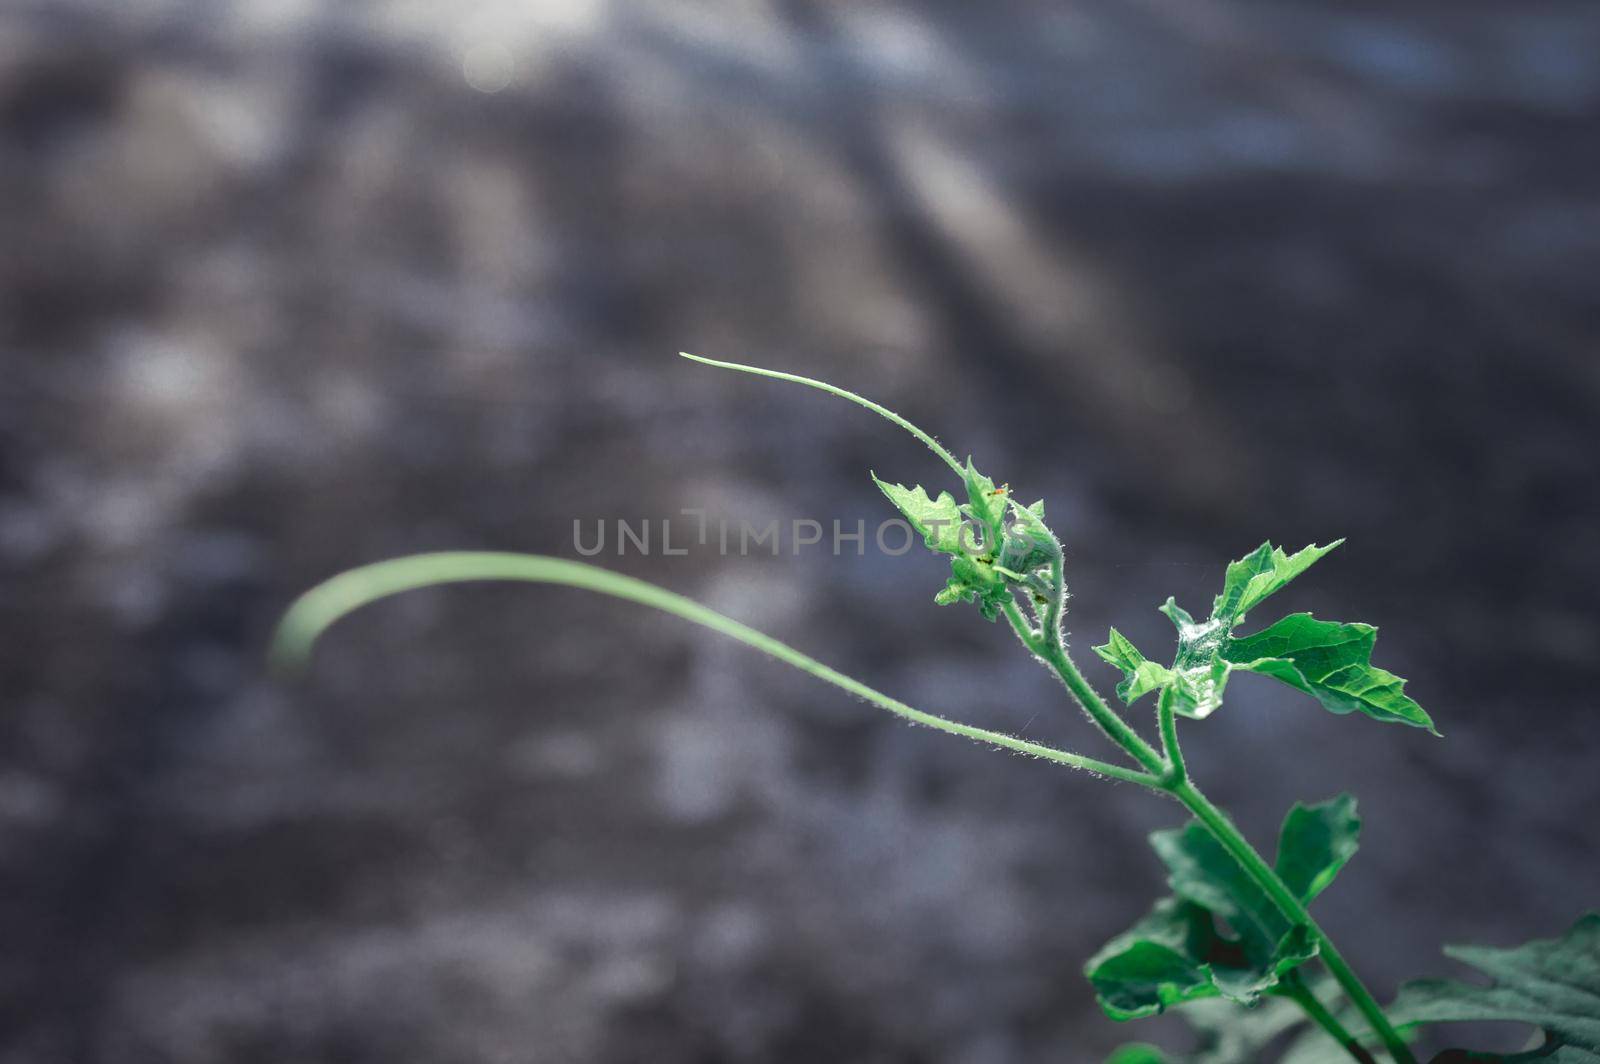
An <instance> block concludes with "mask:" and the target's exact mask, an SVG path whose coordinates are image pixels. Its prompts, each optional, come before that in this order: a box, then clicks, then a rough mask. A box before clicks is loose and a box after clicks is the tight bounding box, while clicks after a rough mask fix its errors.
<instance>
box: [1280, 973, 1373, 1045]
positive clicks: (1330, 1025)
mask: <svg viewBox="0 0 1600 1064" xmlns="http://www.w3.org/2000/svg"><path fill="white" fill-rule="evenodd" d="M1280 986H1281V987H1282V993H1283V995H1284V996H1285V997H1287V998H1288V999H1289V1000H1290V1001H1293V1002H1294V1003H1295V1004H1296V1005H1299V1006H1300V1008H1301V1009H1303V1010H1304V1011H1305V1014H1306V1015H1307V1016H1309V1017H1311V1022H1312V1023H1315V1024H1316V1025H1317V1026H1318V1027H1321V1028H1322V1029H1323V1030H1324V1031H1326V1032H1328V1037H1330V1038H1332V1039H1333V1040H1334V1041H1335V1042H1338V1043H1339V1045H1340V1047H1341V1048H1342V1049H1344V1051H1345V1052H1347V1053H1349V1054H1350V1056H1351V1057H1353V1058H1354V1059H1355V1060H1357V1061H1358V1062H1359V1064H1377V1062H1376V1061H1374V1060H1373V1059H1372V1054H1371V1053H1369V1052H1367V1049H1366V1047H1365V1046H1363V1045H1362V1044H1361V1042H1360V1041H1359V1040H1358V1039H1357V1038H1356V1037H1355V1035H1353V1034H1351V1033H1350V1032H1349V1031H1347V1030H1345V1028H1344V1024H1342V1023H1340V1022H1339V1019H1338V1017H1336V1016H1334V1014H1333V1013H1331V1012H1329V1011H1328V1007H1327V1006H1326V1005H1324V1004H1323V1003H1322V1002H1320V1001H1318V1000H1317V995H1315V994H1313V993H1312V992H1311V988H1310V987H1308V986H1306V984H1305V980H1303V979H1301V978H1300V973H1299V972H1298V971H1292V972H1288V973H1287V974H1285V975H1284V977H1283V979H1282V980H1281V981H1280Z"/></svg>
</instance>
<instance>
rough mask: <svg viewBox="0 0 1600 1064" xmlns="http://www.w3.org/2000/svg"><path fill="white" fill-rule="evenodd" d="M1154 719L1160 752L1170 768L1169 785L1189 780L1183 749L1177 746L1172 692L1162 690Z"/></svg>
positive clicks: (1168, 772) (1167, 775)
mask: <svg viewBox="0 0 1600 1064" xmlns="http://www.w3.org/2000/svg"><path fill="white" fill-rule="evenodd" d="M1156 717H1157V719H1158V720H1159V722H1160V725H1161V752H1162V754H1163V755H1165V756H1166V759H1167V764H1168V765H1169V766H1170V767H1169V768H1168V770H1167V773H1166V777H1165V778H1166V781H1167V783H1168V784H1169V785H1172V784H1177V783H1182V782H1183V781H1184V780H1186V779H1188V778H1189V770H1188V769H1187V768H1185V767H1184V764H1183V749H1182V748H1181V747H1180V746H1179V745H1178V722H1177V720H1176V719H1175V718H1174V716H1173V710H1172V690H1171V688H1164V689H1163V690H1162V692H1161V694H1160V696H1159V701H1158V707H1157V709H1156Z"/></svg>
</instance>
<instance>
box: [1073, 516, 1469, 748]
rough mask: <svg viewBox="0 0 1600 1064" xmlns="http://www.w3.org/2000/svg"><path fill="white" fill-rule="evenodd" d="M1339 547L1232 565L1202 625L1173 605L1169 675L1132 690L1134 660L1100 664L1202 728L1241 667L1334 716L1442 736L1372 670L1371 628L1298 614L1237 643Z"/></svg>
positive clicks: (1387, 675)
mask: <svg viewBox="0 0 1600 1064" xmlns="http://www.w3.org/2000/svg"><path fill="white" fill-rule="evenodd" d="M1342 542H1344V541H1343V540H1336V541H1334V542H1333V543H1330V544H1328V545H1327V546H1325V547H1318V546H1316V545H1314V544H1313V545H1312V546H1309V547H1306V548H1304V549H1303V550H1300V551H1297V552H1296V553H1294V554H1285V553H1284V552H1283V551H1282V550H1281V549H1279V548H1277V547H1274V546H1273V545H1272V544H1271V543H1263V544H1262V545H1261V546H1260V547H1258V548H1256V549H1255V550H1254V551H1252V552H1251V553H1250V554H1248V555H1246V556H1245V557H1243V558H1241V559H1239V560H1238V561H1236V562H1233V563H1232V564H1230V565H1229V566H1228V571H1227V575H1226V576H1225V578H1224V580H1223V589H1222V594H1220V595H1218V596H1217V597H1216V599H1215V600H1214V602H1213V604H1212V609H1211V615H1210V616H1209V617H1207V618H1206V619H1205V620H1203V621H1197V620H1196V619H1195V618H1194V617H1193V616H1192V615H1191V614H1190V613H1189V612H1188V611H1187V610H1185V609H1184V608H1183V607H1182V606H1179V605H1178V604H1177V602H1176V601H1174V600H1173V599H1170V598H1169V599H1167V601H1166V604H1165V605H1163V606H1162V607H1161V612H1162V613H1164V614H1166V615H1167V617H1168V618H1169V619H1170V620H1171V621H1172V623H1173V625H1174V626H1175V627H1176V628H1177V630H1178V650H1177V653H1176V654H1175V655H1174V657H1173V660H1172V667H1171V669H1170V670H1168V673H1167V675H1166V676H1162V675H1160V674H1158V673H1156V672H1154V671H1153V670H1146V671H1145V672H1144V674H1143V676H1144V677H1145V680H1144V682H1135V680H1134V678H1133V676H1132V675H1130V668H1129V665H1130V664H1134V665H1136V664H1137V663H1134V662H1132V659H1130V658H1128V657H1127V656H1126V655H1124V654H1121V653H1118V654H1116V655H1115V656H1114V657H1106V655H1104V654H1102V655H1101V656H1102V657H1106V660H1107V661H1110V662H1111V663H1112V664H1113V665H1116V666H1117V667H1118V668H1122V669H1123V672H1124V683H1125V684H1126V685H1127V687H1128V689H1129V690H1138V691H1140V692H1141V693H1144V692H1147V691H1149V690H1150V689H1151V688H1150V687H1149V686H1147V683H1148V682H1149V681H1151V680H1153V681H1155V682H1157V683H1159V684H1160V685H1161V686H1163V687H1165V688H1167V689H1168V690H1170V691H1171V692H1172V698H1171V701H1172V706H1173V708H1174V709H1175V710H1176V711H1177V712H1178V713H1180V714H1182V715H1184V716H1186V717H1192V718H1195V719H1197V720H1198V719H1203V718H1205V717H1207V716H1209V715H1210V714H1211V713H1213V712H1215V711H1216V709H1217V708H1218V707H1219V706H1221V705H1222V697H1223V693H1224V691H1225V690H1226V689H1227V685H1228V677H1229V676H1230V675H1231V674H1232V672H1233V670H1235V669H1245V670H1247V671H1250V672H1257V673H1261V674H1262V675H1264V676H1271V677H1272V678H1273V679H1276V680H1278V681H1280V682H1282V683H1285V684H1288V685H1289V686H1291V687H1294V688H1296V689H1297V690H1300V691H1304V692H1305V693H1306V694H1309V695H1311V696H1312V697H1314V698H1316V699H1317V701H1319V702H1321V703H1322V705H1323V706H1324V707H1325V708H1327V709H1329V710H1331V711H1332V712H1334V713H1341V714H1343V713H1364V714H1366V715H1367V716H1369V717H1372V718H1373V719H1374V720H1379V721H1386V722H1398V723H1402V724H1409V725H1411V726H1413V727H1417V728H1426V729H1428V730H1429V731H1430V732H1433V734H1435V735H1437V734H1439V733H1438V731H1437V730H1436V729H1435V728H1434V726H1433V720H1432V718H1430V717H1429V716H1428V714H1427V712H1426V711H1425V710H1424V709H1423V708H1422V707H1421V706H1419V705H1418V704H1417V703H1416V701H1415V700H1413V699H1412V698H1410V697H1409V696H1408V695H1407V694H1406V693H1405V684H1406V681H1405V680H1403V679H1401V678H1400V677H1398V676H1396V675H1394V673H1392V672H1387V671H1385V670H1383V669H1380V668H1378V667H1376V666H1375V665H1373V664H1372V648H1373V644H1374V643H1375V642H1376V640H1377V629H1376V628H1373V627H1372V626H1371V625H1367V624H1340V623H1337V622H1333V621H1319V620H1317V619H1316V618H1314V617H1312V616H1311V615H1310V614H1309V613H1297V614H1292V615H1290V616H1288V617H1285V618H1284V619H1283V620H1281V621H1279V622H1277V623H1276V624H1274V625H1272V626H1271V627H1269V628H1267V629H1265V630H1264V631H1261V632H1258V633H1256V634H1255V635H1250V636H1244V637H1242V638H1235V637H1234V635H1233V629H1234V628H1235V627H1236V626H1237V625H1238V624H1240V623H1241V622H1242V621H1243V620H1244V619H1245V614H1246V613H1247V612H1248V611H1249V610H1251V609H1253V608H1255V607H1256V606H1257V605H1259V604H1260V603H1261V602H1262V601H1264V600H1265V599H1267V598H1268V597H1269V596H1271V595H1273V594H1275V593H1276V592H1278V591H1279V590H1281V589H1282V588H1283V587H1284V585H1286V584H1288V583H1289V581H1291V580H1293V579H1294V578H1295V577H1297V576H1299V575H1300V574H1301V573H1303V572H1305V571H1306V570H1307V569H1309V568H1310V567H1311V566H1312V565H1313V564H1315V563H1316V562H1317V560H1318V559H1320V558H1322V557H1324V556H1325V555H1326V554H1327V553H1328V552H1329V551H1331V550H1333V549H1334V548H1335V547H1337V546H1338V545H1339V544H1340V543H1342ZM1108 646H1109V644H1108ZM1141 658H1142V655H1141Z"/></svg>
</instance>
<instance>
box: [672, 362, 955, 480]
mask: <svg viewBox="0 0 1600 1064" xmlns="http://www.w3.org/2000/svg"><path fill="white" fill-rule="evenodd" d="M678 354H679V355H681V356H682V357H684V358H687V359H688V360H689V361H691V362H699V363H701V364H702V365H706V366H716V367H717V368H718V369H732V370H738V371H739V372H740V373H753V374H755V375H756V376H758V377H771V378H772V379H773V380H780V381H790V382H792V383H794V384H804V385H805V386H807V387H808V388H816V389H817V390H818V391H823V392H827V393H828V394H829V395H837V396H838V397H839V398H841V399H848V400H850V401H851V402H852V403H855V404H856V405H858V406H864V407H866V408H867V409H868V410H870V411H872V412H873V413H874V414H877V415H879V416H880V417H885V418H888V419H889V420H890V421H892V422H894V423H895V424H896V425H899V426H900V427H901V428H903V429H905V430H906V431H907V432H909V433H911V435H913V436H915V437H916V438H917V439H919V440H921V441H922V442H923V443H924V444H926V445H927V447H928V450H930V451H932V452H933V453H934V454H936V455H938V456H939V458H940V459H941V460H942V461H943V462H944V464H945V465H947V466H949V467H950V468H951V469H953V470H954V471H955V474H956V476H958V477H962V478H965V477H966V475H967V468H966V466H964V465H963V464H962V463H960V462H958V461H956V457H955V455H953V454H951V453H950V452H949V451H948V450H946V449H945V447H944V445H943V444H941V443H940V442H939V441H938V440H936V439H934V438H933V437H932V436H930V435H928V434H927V433H926V432H923V431H922V430H921V429H919V428H917V426H915V425H913V424H912V423H911V422H909V421H907V420H906V419H905V418H903V417H901V416H900V415H899V414H896V413H895V412H894V411H893V410H890V409H889V408H888V407H886V406H879V405H878V404H877V403H874V402H873V401H872V400H871V399H866V398H863V397H862V396H859V395H857V394H856V393H855V392H851V391H846V390H845V389H843V388H840V387H837V386H836V385H832V384H829V383H828V382H827V381H819V380H813V379H812V378H810V377H801V376H798V375H796V374H793V373H783V372H781V371H779V370H775V369H762V368H761V367H759V366H745V365H741V364H740V363H738V362H719V361H717V360H716V359H714V358H702V357H701V356H699V355H691V354H689V352H687V351H679V352H678Z"/></svg>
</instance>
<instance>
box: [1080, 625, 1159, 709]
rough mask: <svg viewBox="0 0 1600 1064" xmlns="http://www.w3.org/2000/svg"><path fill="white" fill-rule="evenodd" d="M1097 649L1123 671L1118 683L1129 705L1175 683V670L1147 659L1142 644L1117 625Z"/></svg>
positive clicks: (1119, 689) (1118, 695) (1121, 696)
mask: <svg viewBox="0 0 1600 1064" xmlns="http://www.w3.org/2000/svg"><path fill="white" fill-rule="evenodd" d="M1094 652H1095V653H1096V654H1098V655H1100V656H1101V657H1102V658H1104V659H1105V660H1106V661H1108V662H1110V663H1111V664H1112V665H1115V666H1116V667H1117V668H1119V669H1121V670H1122V674H1123V679H1122V682H1121V683H1119V684H1117V697H1118V698H1120V699H1122V700H1123V701H1124V702H1126V703H1128V704H1129V705H1132V704H1133V703H1134V702H1136V701H1138V700H1139V699H1141V698H1143V697H1144V696H1145V695H1147V694H1149V693H1150V692H1151V691H1155V690H1158V689H1159V688H1162V687H1166V686H1168V685H1169V684H1171V683H1172V682H1173V673H1172V670H1171V669H1169V668H1167V667H1166V666H1165V665H1158V664H1157V663H1155V662H1153V661H1150V660H1149V659H1147V658H1146V657H1145V656H1144V655H1143V654H1141V653H1140V652H1139V648H1138V647H1136V646H1134V645H1133V644H1132V643H1130V642H1129V641H1128V639H1127V637H1126V636H1124V635H1123V634H1122V633H1121V632H1119V631H1117V630H1116V629H1115V628H1113V629H1111V632H1110V635H1109V636H1108V637H1107V639H1106V643H1105V645H1104V646H1098V647H1095V648H1094Z"/></svg>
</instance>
